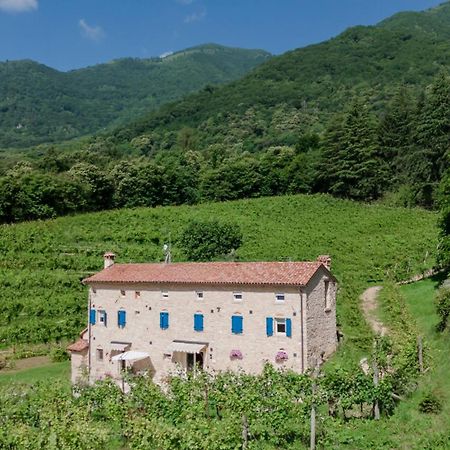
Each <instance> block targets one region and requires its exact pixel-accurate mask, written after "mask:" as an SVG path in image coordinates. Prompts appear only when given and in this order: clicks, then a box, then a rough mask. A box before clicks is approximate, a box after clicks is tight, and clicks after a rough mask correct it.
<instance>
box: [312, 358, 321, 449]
mask: <svg viewBox="0 0 450 450" xmlns="http://www.w3.org/2000/svg"><path fill="white" fill-rule="evenodd" d="M319 372H320V365H319V363H318V362H317V361H314V371H313V373H312V380H313V382H312V385H311V392H312V402H311V422H310V441H309V448H310V450H315V449H316V405H315V398H314V397H315V394H316V390H317V382H316V379H317V377H318V376H319Z"/></svg>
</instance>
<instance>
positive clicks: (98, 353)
mask: <svg viewBox="0 0 450 450" xmlns="http://www.w3.org/2000/svg"><path fill="white" fill-rule="evenodd" d="M97 360H98V361H103V349H102V348H98V349H97Z"/></svg>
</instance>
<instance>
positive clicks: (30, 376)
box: [0, 361, 70, 386]
mask: <svg viewBox="0 0 450 450" xmlns="http://www.w3.org/2000/svg"><path fill="white" fill-rule="evenodd" d="M49 379H51V380H52V381H56V380H59V381H62V382H66V383H67V384H69V379H70V362H69V361H64V362H57V363H50V364H46V365H43V366H37V367H31V368H28V369H23V370H12V371H5V372H0V386H2V385H3V386H4V385H7V384H10V383H13V382H14V383H25V384H34V383H37V382H39V381H48V380H49Z"/></svg>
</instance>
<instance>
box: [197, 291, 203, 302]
mask: <svg viewBox="0 0 450 450" xmlns="http://www.w3.org/2000/svg"><path fill="white" fill-rule="evenodd" d="M196 294H197V300H203V291H196Z"/></svg>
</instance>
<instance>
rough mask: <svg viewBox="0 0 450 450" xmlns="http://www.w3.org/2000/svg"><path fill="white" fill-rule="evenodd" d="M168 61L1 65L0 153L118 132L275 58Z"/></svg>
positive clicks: (222, 55)
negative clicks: (68, 66) (70, 66)
mask: <svg viewBox="0 0 450 450" xmlns="http://www.w3.org/2000/svg"><path fill="white" fill-rule="evenodd" d="M170 56H172V58H169V59H167V58H160V57H159V58H146V59H140V58H120V59H118V60H113V61H110V62H108V63H102V64H98V65H95V66H89V67H86V68H82V69H76V70H72V71H68V72H60V71H58V70H56V69H53V68H51V67H49V66H46V65H45V64H41V63H38V62H35V61H32V60H29V59H26V60H17V61H7V62H3V63H0V99H1V100H0V124H1V127H0V146H3V147H7V146H16V147H17V146H19V147H20V146H27V145H33V144H38V143H40V142H52V141H61V140H67V139H71V138H74V137H78V136H81V135H85V134H90V133H94V132H97V131H99V130H100V129H102V128H103V127H105V126H111V125H113V124H115V125H116V126H117V125H118V124H119V123H124V122H126V121H129V120H130V119H132V118H135V117H138V116H139V115H141V114H143V113H144V112H148V111H150V110H152V109H155V108H157V107H159V106H160V105H161V104H163V103H165V102H167V101H174V100H176V99H177V98H180V97H182V96H184V95H186V94H188V93H190V92H193V91H196V90H198V89H201V88H202V87H204V86H205V85H207V84H211V85H216V84H220V83H224V82H227V81H231V80H233V79H236V78H238V77H240V76H242V75H243V74H244V73H246V72H247V71H248V70H250V69H252V68H253V67H254V66H255V65H257V64H259V63H261V62H263V61H264V60H266V59H268V58H270V56H271V55H270V53H268V52H266V51H264V50H247V49H237V48H231V47H225V46H220V45H217V44H206V45H204V46H196V47H191V48H189V49H185V50H180V51H179V52H176V53H174V54H173V55H170Z"/></svg>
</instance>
